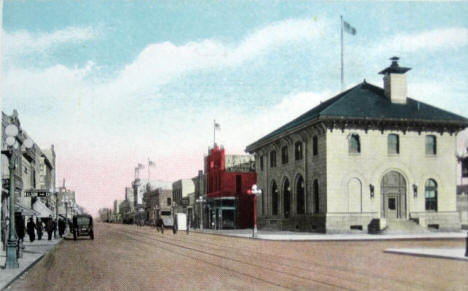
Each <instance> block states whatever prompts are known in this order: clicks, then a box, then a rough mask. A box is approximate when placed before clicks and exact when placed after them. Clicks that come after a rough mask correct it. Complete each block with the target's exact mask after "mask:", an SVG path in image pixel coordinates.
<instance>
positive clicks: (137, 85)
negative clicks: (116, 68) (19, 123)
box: [106, 19, 327, 94]
mask: <svg viewBox="0 0 468 291" xmlns="http://www.w3.org/2000/svg"><path fill="white" fill-rule="evenodd" d="M326 27H327V26H326V25H325V21H315V20H311V19H301V20H295V19H290V20H285V21H280V22H276V23H273V24H270V25H268V26H266V27H263V28H261V29H258V30H256V31H254V32H253V33H252V34H250V35H249V36H247V38H245V39H244V40H243V41H242V42H241V43H240V44H239V45H237V46H230V45H228V44H224V43H221V42H219V41H216V40H211V39H208V40H203V41H200V42H189V43H187V44H184V45H182V46H176V45H174V44H173V43H170V42H164V43H157V44H152V45H149V46H147V47H146V48H145V49H144V50H143V51H142V52H141V53H140V54H139V55H138V57H137V58H136V59H135V61H134V62H132V63H131V64H129V65H127V66H126V67H125V68H124V69H123V70H122V72H121V73H120V75H119V77H118V79H117V81H116V82H115V84H114V85H115V86H114V87H110V88H107V89H106V90H107V91H109V90H110V91H111V92H114V93H116V94H119V93H122V92H125V93H130V92H140V93H141V94H145V93H147V92H145V88H148V90H152V89H151V88H154V86H155V85H161V84H165V83H167V82H169V81H170V80H173V79H174V78H176V77H178V76H181V75H183V74H185V73H189V72H193V71H195V70H200V69H220V68H225V67H230V66H238V65H241V64H243V63H245V62H247V61H249V60H252V59H254V58H255V57H260V56H261V55H262V54H265V53H266V52H268V51H269V50H271V49H273V48H275V47H280V46H285V45H291V44H294V43H297V42H305V41H312V40H314V39H317V38H319V37H320V36H321V35H323V34H324V33H325V29H326Z"/></svg>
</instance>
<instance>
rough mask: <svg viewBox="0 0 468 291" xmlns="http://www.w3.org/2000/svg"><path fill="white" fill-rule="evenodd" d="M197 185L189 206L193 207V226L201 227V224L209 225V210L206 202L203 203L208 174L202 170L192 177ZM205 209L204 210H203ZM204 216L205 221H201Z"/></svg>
mask: <svg viewBox="0 0 468 291" xmlns="http://www.w3.org/2000/svg"><path fill="white" fill-rule="evenodd" d="M192 181H193V184H194V186H195V191H194V195H193V199H189V206H191V207H192V209H194V210H193V213H192V226H193V227H197V228H200V225H201V224H202V223H203V225H208V212H207V207H206V204H202V203H201V202H197V201H202V200H201V199H206V174H204V173H203V171H202V170H199V171H198V175H197V176H195V177H193V178H192ZM202 211H203V212H202ZM202 217H203V220H204V222H202V221H201V219H202Z"/></svg>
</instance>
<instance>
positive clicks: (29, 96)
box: [0, 0, 468, 214]
mask: <svg viewBox="0 0 468 291" xmlns="http://www.w3.org/2000/svg"><path fill="white" fill-rule="evenodd" d="M340 15H342V16H343V18H344V20H345V21H347V22H348V23H349V24H350V25H351V26H353V27H354V28H355V29H356V31H357V33H356V35H351V34H347V33H345V34H344V72H345V73H344V78H345V87H346V88H349V87H352V86H354V85H356V84H358V83H360V82H362V81H363V80H364V79H366V81H367V82H369V83H372V84H375V85H378V86H383V82H382V76H381V75H378V72H379V71H381V70H382V69H384V68H385V67H387V66H388V65H389V64H390V61H389V58H390V57H392V56H399V57H400V65H402V66H406V67H411V68H412V69H411V70H410V71H409V72H408V73H407V78H408V92H409V96H410V97H412V98H414V99H417V100H420V101H422V102H426V103H429V104H432V105H435V106H438V107H440V108H442V109H445V110H448V111H451V112H454V113H456V114H460V115H462V116H465V117H467V113H466V112H467V111H466V108H468V86H466V84H468V66H467V65H466V64H468V17H466V15H468V3H467V2H465V3H464V2H439V3H435V2H422V3H419V2H410V3H403V2H382V1H380V2H379V1H377V3H375V2H350V1H347V2H330V1H328V2H312V1H207V0H205V1H178V0H171V1H169V0H167V1H164V0H163V1H118V0H116V1H103V0H88V1H83V0H82V1H68V0H59V1H31V0H29V1H12V0H5V1H4V3H3V29H2V35H1V45H2V72H1V83H0V86H1V91H0V92H1V97H2V105H1V106H2V110H3V111H4V112H6V113H7V114H11V113H12V111H13V109H17V110H18V113H19V118H20V121H21V125H22V127H23V128H24V129H25V130H26V131H27V132H28V133H29V135H30V136H31V137H32V138H33V139H34V141H35V142H36V143H37V144H39V145H40V146H41V147H42V148H47V147H49V146H50V145H51V144H54V146H55V150H56V154H57V161H56V167H57V183H61V181H62V179H63V178H65V179H66V185H67V187H69V188H71V189H74V190H75V191H76V195H77V202H78V203H79V204H80V205H82V206H84V207H85V208H86V209H88V210H89V211H90V212H91V213H93V214H96V213H97V210H98V209H99V208H101V207H112V205H113V201H114V200H115V199H124V193H125V187H126V186H130V185H131V181H132V180H133V179H134V174H135V167H136V166H137V164H138V163H142V164H147V161H148V159H150V160H151V161H154V163H155V164H156V167H155V168H151V178H152V179H160V180H165V181H175V180H178V179H181V178H190V177H194V176H196V175H197V171H198V170H199V169H202V168H203V157H204V155H206V154H207V152H208V147H209V146H212V145H213V120H216V122H217V123H219V124H220V127H221V130H220V131H217V132H216V142H217V143H218V144H223V145H224V146H225V148H226V151H227V153H229V154H242V153H244V149H245V147H246V146H247V145H248V144H250V143H252V142H254V141H256V140H257V139H259V138H261V137H262V136H264V135H265V134H267V133H269V132H271V131H272V130H274V129H276V128H277V127H279V126H281V125H282V124H284V123H286V122H288V121H290V120H292V119H294V118H295V117H297V116H298V115H300V114H301V113H304V112H306V111H307V110H308V109H310V108H312V107H314V106H315V105H317V104H319V103H320V102H322V101H324V100H327V99H329V98H331V97H333V96H334V95H335V94H337V93H339V92H340V89H341V85H340ZM464 134H465V136H468V134H466V132H465V133H464ZM461 143H463V142H459V147H460V146H461ZM141 175H142V177H143V178H146V176H147V171H146V169H145V170H144V171H143V172H142V173H141Z"/></svg>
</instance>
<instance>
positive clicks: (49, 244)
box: [0, 235, 62, 290]
mask: <svg viewBox="0 0 468 291" xmlns="http://www.w3.org/2000/svg"><path fill="white" fill-rule="evenodd" d="M45 237H46V239H45V240H44V238H43V239H42V240H35V241H34V242H32V243H31V242H30V241H29V238H28V237H27V236H26V237H25V242H24V247H25V248H24V250H23V257H22V258H18V263H19V268H17V269H4V267H3V266H5V261H6V253H5V252H3V251H2V252H1V254H0V266H2V269H0V290H4V289H6V288H7V287H8V286H9V285H10V284H11V283H12V282H13V281H15V280H16V279H17V278H19V277H20V276H21V275H22V274H23V273H24V272H26V271H27V270H28V269H29V268H31V267H32V266H34V264H36V263H37V262H39V260H40V259H41V258H42V257H43V256H44V255H45V254H47V253H48V252H49V251H50V250H51V249H52V248H53V247H54V246H55V245H56V244H58V243H59V242H60V241H62V239H61V238H57V239H52V240H50V241H49V240H47V235H46V236H45Z"/></svg>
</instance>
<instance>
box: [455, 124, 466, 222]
mask: <svg viewBox="0 0 468 291" xmlns="http://www.w3.org/2000/svg"><path fill="white" fill-rule="evenodd" d="M463 133H464V134H463V135H462V134H460V135H459V139H460V144H461V146H460V147H461V149H460V148H459V149H458V151H457V153H458V155H457V160H458V169H457V210H458V212H459V213H460V220H461V224H462V228H464V229H468V130H466V131H464V132H463Z"/></svg>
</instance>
